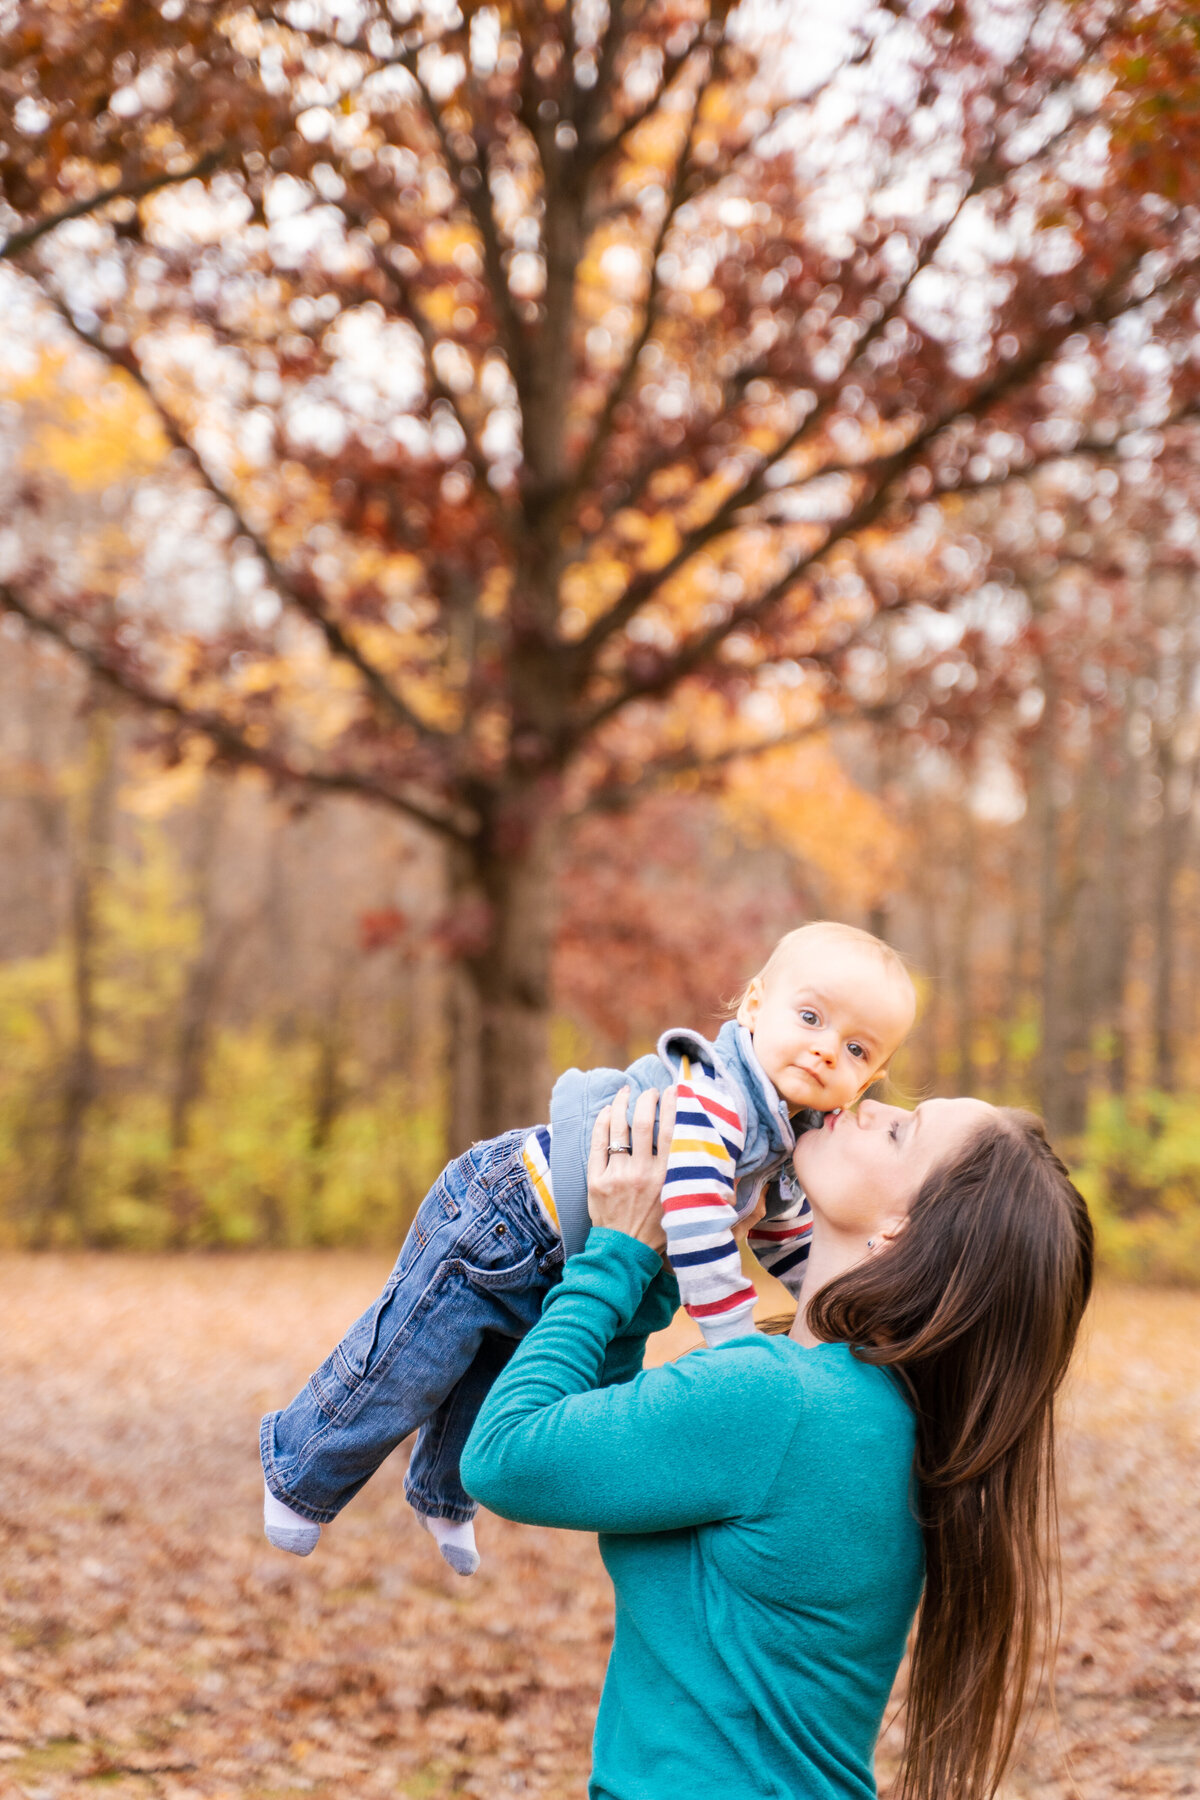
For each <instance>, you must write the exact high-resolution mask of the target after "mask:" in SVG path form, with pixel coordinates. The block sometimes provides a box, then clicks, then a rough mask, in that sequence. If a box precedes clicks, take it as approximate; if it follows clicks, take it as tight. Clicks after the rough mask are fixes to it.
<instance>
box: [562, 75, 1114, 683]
mask: <svg viewBox="0 0 1200 1800" xmlns="http://www.w3.org/2000/svg"><path fill="white" fill-rule="evenodd" d="M865 53H866V52H864V54H865ZM859 60H861V58H860V59H859ZM844 66H846V65H843V67H844ZM1094 116H1095V115H1094V114H1087V115H1077V116H1074V117H1073V118H1072V119H1071V120H1069V121H1068V123H1067V124H1066V125H1064V126H1063V128H1062V129H1061V130H1060V131H1058V132H1056V133H1055V134H1054V135H1053V136H1052V137H1051V138H1050V139H1048V140H1047V142H1046V143H1045V144H1043V145H1042V147H1041V149H1040V150H1039V151H1038V153H1037V158H1036V159H1035V160H1040V159H1041V158H1043V157H1045V156H1047V155H1048V154H1049V153H1050V152H1051V151H1052V150H1053V149H1054V148H1055V147H1056V146H1057V145H1059V144H1060V143H1062V142H1063V141H1064V140H1065V139H1066V138H1067V137H1068V136H1069V135H1070V134H1071V133H1072V132H1073V131H1074V130H1075V129H1076V128H1077V127H1078V126H1079V125H1080V124H1081V123H1088V122H1090V120H1091V119H1092V118H1093V117H1094ZM1022 167H1024V168H1027V167H1028V163H1025V164H1023V165H1022ZM1013 173H1014V168H1013V166H1010V165H1008V164H1005V163H1001V162H999V161H998V160H997V158H996V155H995V138H994V136H993V138H992V139H990V140H989V144H988V150H987V153H986V154H985V155H984V156H983V157H981V158H980V160H979V161H978V162H977V164H976V165H975V167H974V169H973V170H972V172H971V177H970V180H969V181H968V182H967V184H966V186H965V187H964V188H963V190H962V191H961V193H960V194H959V196H958V199H957V200H956V201H955V203H954V205H953V207H952V208H951V210H950V212H949V213H948V214H947V216H946V217H945V218H944V219H943V220H942V221H941V223H940V224H938V225H936V226H935V227H934V228H933V230H932V231H930V232H929V233H928V235H927V236H926V237H925V238H924V239H923V240H922V241H921V243H920V244H919V245H918V247H917V250H916V253H915V254H914V257H913V261H912V264H911V267H910V268H909V271H908V273H907V275H906V276H905V277H904V279H903V280H902V281H901V283H900V285H899V287H898V289H897V291H896V292H895V294H894V295H893V296H892V298H891V300H890V301H889V302H888V304H887V305H886V306H884V307H881V309H880V311H879V312H878V313H877V315H876V316H875V318H874V319H873V320H871V321H870V322H869V323H868V325H867V326H866V327H865V329H864V330H863V331H862V332H861V333H860V335H859V338H858V340H857V342H856V343H855V345H854V348H853V351H852V353H851V355H850V357H849V359H848V361H847V362H846V363H845V364H844V366H843V368H842V370H841V372H840V373H839V375H838V376H837V377H836V378H835V379H834V380H831V381H826V382H821V383H814V384H812V385H813V388H814V391H815V392H816V396H817V401H816V405H815V406H813V407H812V408H811V409H810V410H809V411H808V413H806V414H805V416H804V418H803V419H802V420H801V421H800V423H799V424H798V425H797V426H796V427H795V428H794V430H792V431H791V432H789V433H787V434H785V436H784V437H783V438H782V439H781V440H780V442H779V444H777V445H776V447H775V449H774V450H772V451H770V452H768V453H767V454H766V455H765V456H764V457H762V458H761V459H760V461H759V463H758V464H757V465H756V467H755V468H754V469H753V470H752V471H751V473H750V474H749V475H748V476H747V477H746V479H745V481H744V482H743V483H742V485H741V486H740V488H739V489H738V490H736V491H735V492H734V493H733V494H731V495H729V496H728V497H727V499H726V500H725V501H724V502H722V504H721V506H720V508H719V509H718V511H717V513H715V514H714V515H713V517H712V519H711V520H710V521H708V522H706V524H705V525H704V526H702V527H699V528H698V530H697V533H694V534H692V537H691V538H689V539H685V541H684V544H683V545H681V547H680V551H679V552H678V553H677V556H676V557H673V558H672V559H671V561H670V562H669V563H667V564H666V565H665V566H664V568H663V569H662V570H661V571H658V572H656V575H655V578H654V580H653V583H652V584H649V585H648V583H647V579H646V578H643V579H642V580H640V581H639V580H637V579H636V578H635V580H634V581H633V582H631V583H630V585H629V587H628V588H627V589H626V592H625V594H624V595H622V597H621V598H620V599H619V600H618V601H617V602H616V603H615V605H614V606H613V607H612V608H611V609H610V610H609V612H607V613H605V614H603V615H602V616H601V617H600V618H599V619H597V620H596V622H595V624H594V625H593V626H592V629H591V631H590V632H589V633H588V634H587V636H586V638H585V639H584V640H583V642H582V644H581V646H580V658H581V662H582V663H583V664H584V665H585V666H586V665H589V664H590V662H591V661H592V659H593V658H594V654H595V652H596V651H597V650H598V649H599V648H600V647H601V646H602V645H603V644H604V643H605V642H606V641H607V640H608V638H609V637H611V636H612V635H613V633H614V632H615V631H619V630H621V629H623V627H624V626H625V625H626V624H628V622H629V620H630V619H631V618H633V617H634V615H635V614H636V613H637V612H638V611H640V609H641V607H642V606H644V605H645V604H646V602H647V600H649V598H650V597H651V595H652V594H653V593H655V592H656V591H657V589H658V587H660V586H661V585H662V583H663V582H664V581H666V580H669V579H670V576H671V575H672V574H674V573H675V572H677V570H678V568H680V567H682V565H683V563H684V562H686V561H687V560H688V556H690V555H691V554H694V550H695V549H700V548H702V547H703V545H704V544H705V543H707V542H709V541H711V537H712V536H713V535H718V534H719V533H720V532H721V531H722V530H724V529H725V528H726V526H727V525H728V524H729V522H730V521H731V520H732V519H733V517H734V516H735V515H736V513H738V512H739V511H741V510H742V508H743V507H745V506H748V505H750V504H752V503H753V502H754V501H755V500H756V499H758V498H759V497H760V495H761V494H762V492H763V491H764V488H765V480H766V477H767V475H768V474H769V472H770V471H771V470H772V469H773V468H775V467H776V466H777V465H778V464H779V463H780V462H781V461H783V460H784V458H786V457H787V456H788V455H789V454H790V453H791V452H792V451H793V450H795V449H796V448H797V447H798V446H799V444H800V443H801V442H802V441H804V440H808V441H811V440H812V439H813V437H814V436H815V435H816V433H817V432H818V431H819V430H820V429H821V427H822V425H823V424H824V423H825V422H826V420H827V419H828V418H829V417H830V416H831V414H832V413H833V412H834V410H835V409H836V406H837V404H838V400H839V398H840V396H841V393H842V391H843V388H844V386H845V383H846V381H847V379H848V378H849V376H850V375H851V374H852V373H853V371H854V370H855V369H857V368H858V367H859V366H860V365H861V363H862V360H863V358H864V357H865V356H866V354H867V352H868V351H869V350H870V349H871V348H872V346H873V345H874V344H875V343H877V342H878V340H879V339H880V338H881V337H882V335H883V334H884V332H886V330H887V329H888V327H889V326H890V325H891V323H892V321H893V320H894V319H896V318H898V317H899V315H900V312H901V310H902V308H903V306H904V304H905V301H906V300H907V299H908V296H909V294H910V293H911V291H912V288H913V285H914V283H915V282H916V281H917V279H918V277H919V276H920V275H922V274H923V273H924V272H925V270H927V269H928V268H929V267H930V266H931V264H932V263H933V260H934V258H935V257H936V256H937V253H938V251H939V250H940V249H941V247H942V245H943V244H944V243H945V241H946V239H947V237H948V236H949V234H950V232H951V231H952V230H953V229H954V227H955V225H956V224H957V223H958V221H959V219H960V218H961V217H962V215H963V212H964V210H965V208H966V207H967V205H968V204H969V202H970V201H972V200H974V199H977V198H978V197H979V196H980V195H981V194H984V193H986V192H988V191H989V190H991V189H993V188H996V187H999V186H1002V185H1003V184H1004V182H1006V181H1007V180H1008V179H1009V177H1010V176H1011V175H1012V174H1013ZM1064 335H1065V334H1064ZM750 379H753V375H752V373H751V372H750V369H749V368H748V369H746V370H743V371H738V372H737V374H736V375H735V376H734V377H732V378H731V380H730V382H728V383H727V384H726V390H725V393H724V394H723V396H722V400H721V404H720V406H719V407H718V408H717V410H716V411H715V412H714V413H713V414H712V415H711V417H710V419H709V421H708V425H707V427H706V433H707V432H711V431H712V430H713V429H714V428H715V427H716V425H718V424H719V423H720V422H721V420H722V419H724V418H725V417H726V416H727V414H728V411H729V408H730V406H731V405H732V404H736V401H737V399H738V398H739V397H740V393H741V390H742V388H743V387H744V386H745V385H746V382H747V381H748V380H750ZM677 456H678V452H676V453H675V455H674V456H672V455H671V454H670V453H659V454H658V455H657V456H653V457H651V458H648V459H647V460H646V462H645V463H644V464H643V466H642V468H641V469H639V470H638V471H637V474H636V477H635V482H634V486H633V489H632V491H631V493H630V494H629V495H627V496H626V497H625V498H624V499H623V500H622V501H621V502H620V503H619V505H618V507H617V508H616V509H614V510H616V511H621V510H624V509H626V508H628V507H629V506H631V505H633V504H636V501H637V499H638V498H640V495H641V494H642V493H643V492H644V491H645V486H646V483H647V481H648V480H650V479H651V478H652V477H653V475H654V473H656V472H657V470H658V469H659V468H661V467H669V466H670V465H671V463H672V461H674V460H677ZM820 472H821V473H822V474H824V473H828V472H829V471H828V470H826V469H823V470H822V471H820ZM714 525H715V531H713V530H710V527H712V526H714ZM692 538H695V539H697V540H698V541H696V542H695V545H694V549H693V550H692V551H688V550H687V544H688V542H690V541H692ZM685 552H686V553H685Z"/></svg>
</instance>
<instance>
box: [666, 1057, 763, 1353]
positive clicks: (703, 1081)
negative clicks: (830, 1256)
mask: <svg viewBox="0 0 1200 1800" xmlns="http://www.w3.org/2000/svg"><path fill="white" fill-rule="evenodd" d="M745 1141H746V1121H745V1119H744V1118H743V1117H742V1115H741V1113H740V1112H739V1110H738V1107H737V1103H736V1100H735V1097H734V1096H733V1095H732V1094H731V1093H730V1091H729V1089H728V1087H727V1086H726V1085H725V1084H724V1083H722V1082H719V1081H718V1080H717V1078H716V1075H715V1073H714V1071H713V1070H711V1069H709V1068H707V1067H706V1065H705V1064H703V1063H701V1062H699V1061H693V1060H692V1059H689V1058H687V1057H685V1058H684V1060H683V1068H682V1071H681V1079H680V1082H679V1099H678V1103H677V1106H676V1111H675V1129H674V1132H673V1134H672V1137H671V1148H670V1153H669V1155H668V1158H667V1175H666V1180H665V1182H664V1183H663V1228H664V1230H665V1231H666V1234H667V1259H668V1261H669V1262H670V1264H671V1268H672V1269H673V1270H674V1273H675V1278H676V1280H677V1281H678V1283H679V1294H680V1298H681V1299H682V1301H683V1304H684V1307H685V1309H686V1311H687V1312H688V1314H689V1316H690V1317H691V1318H692V1319H694V1320H695V1322H696V1324H697V1325H698V1326H699V1327H700V1330H701V1331H702V1333H703V1334H704V1339H705V1342H706V1343H708V1344H718V1343H723V1342H724V1341H725V1340H726V1339H728V1338H734V1337H741V1336H743V1335H744V1334H745V1333H746V1332H748V1331H753V1330H754V1302H755V1299H756V1298H757V1296H756V1294H755V1291H754V1288H753V1286H752V1284H751V1283H750V1282H748V1281H747V1280H746V1276H745V1272H744V1270H743V1268H742V1258H741V1253H740V1251H739V1249H738V1246H737V1242H736V1240H735V1238H734V1235H733V1228H734V1226H735V1225H736V1224H737V1209H736V1205H735V1189H736V1181H737V1159H738V1157H739V1155H740V1154H741V1151H742V1147H743V1145H744V1144H745Z"/></svg>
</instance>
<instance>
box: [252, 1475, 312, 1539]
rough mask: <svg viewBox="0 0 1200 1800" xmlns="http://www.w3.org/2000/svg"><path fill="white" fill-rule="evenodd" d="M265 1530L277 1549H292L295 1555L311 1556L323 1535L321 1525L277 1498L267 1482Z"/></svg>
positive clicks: (265, 1488) (264, 1489)
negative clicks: (303, 1516)
mask: <svg viewBox="0 0 1200 1800" xmlns="http://www.w3.org/2000/svg"><path fill="white" fill-rule="evenodd" d="M263 1530H264V1531H265V1532H266V1534H267V1542H268V1543H269V1544H274V1546H275V1548H276V1549H277V1550H290V1551H291V1553H292V1555H293V1556H311V1555H312V1553H313V1551H314V1550H315V1549H316V1547H317V1539H318V1538H319V1537H320V1535H321V1527H320V1526H319V1525H317V1524H314V1522H313V1521H312V1519H304V1518H301V1516H300V1514H299V1513H298V1512H293V1511H292V1509H291V1507H290V1506H285V1505H284V1503H283V1501H282V1500H277V1499H276V1498H275V1496H274V1494H273V1493H272V1492H271V1490H270V1488H269V1487H267V1486H266V1485H265V1484H264V1486H263Z"/></svg>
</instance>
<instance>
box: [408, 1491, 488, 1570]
mask: <svg viewBox="0 0 1200 1800" xmlns="http://www.w3.org/2000/svg"><path fill="white" fill-rule="evenodd" d="M413 1510H414V1512H415V1511H416V1508H415V1507H414V1509H413ZM417 1518H418V1519H419V1520H420V1522H421V1524H422V1525H423V1526H424V1527H425V1529H426V1531H427V1532H428V1533H429V1535H430V1537H431V1538H432V1539H433V1541H434V1543H435V1544H436V1545H437V1547H438V1549H439V1550H440V1551H441V1553H442V1555H443V1557H444V1558H445V1560H446V1561H447V1562H448V1563H449V1564H450V1567H451V1568H452V1569H453V1570H454V1573H455V1574H456V1575H473V1574H474V1573H475V1571H476V1569H477V1568H478V1567H479V1552H478V1550H477V1549H476V1548H475V1526H474V1523H473V1521H472V1520H470V1519H463V1520H462V1521H461V1522H456V1521H455V1520H453V1519H433V1518H431V1517H430V1516H429V1514H428V1513H422V1512H419V1513H417Z"/></svg>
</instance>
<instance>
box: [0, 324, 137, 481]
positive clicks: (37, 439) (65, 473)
mask: <svg viewBox="0 0 1200 1800" xmlns="http://www.w3.org/2000/svg"><path fill="white" fill-rule="evenodd" d="M4 389H5V392H6V393H7V396H8V397H9V398H10V399H12V400H13V401H15V402H16V403H17V404H18V405H20V406H22V407H25V408H26V409H27V410H28V414H29V417H30V418H31V420H32V422H33V428H32V430H31V432H30V434H29V437H28V440H27V443H26V446H25V450H24V454H23V457H22V461H23V463H24V466H25V468H26V469H28V470H29V472H30V473H31V474H34V475H39V474H42V475H50V476H52V477H54V478H55V479H57V480H59V481H62V482H64V483H65V484H66V485H67V486H68V487H69V488H73V489H74V490H76V491H77V492H81V493H98V492H101V491H103V490H104V489H105V488H108V487H111V486H112V485H113V483H114V482H120V481H134V480H137V479H138V478H139V477H140V476H143V475H147V474H149V473H150V472H151V471H152V470H153V469H155V468H156V467H157V466H158V464H159V463H160V462H161V461H162V458H163V457H164V455H165V454H166V449H167V445H166V440H165V439H164V437H163V434H162V430H161V428H160V426H159V423H158V420H157V418H156V417H155V415H154V413H153V410H152V409H151V408H150V407H149V406H148V405H147V404H146V402H145V400H144V399H143V397H142V396H141V395H140V394H139V393H138V391H137V389H136V388H135V387H134V385H133V383H132V382H130V381H126V380H124V379H123V378H122V377H120V376H118V375H113V374H111V373H105V372H104V371H103V370H101V369H98V368H97V367H96V366H95V365H94V364H92V363H89V362H87V361H85V360H84V359H83V358H82V357H78V356H74V355H68V354H67V353H65V352H64V351H62V350H58V349H53V350H50V349H43V350H42V351H41V352H40V354H39V355H38V358H37V361H36V363H35V365H34V367H33V368H32V369H31V370H30V371H29V372H28V373H27V374H21V375H17V376H16V377H15V378H13V377H9V379H8V380H6V381H5V382H4Z"/></svg>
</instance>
